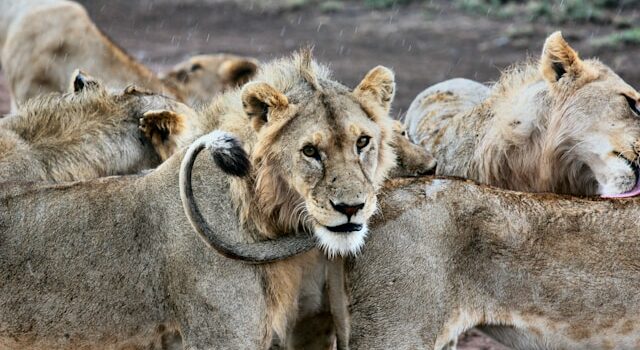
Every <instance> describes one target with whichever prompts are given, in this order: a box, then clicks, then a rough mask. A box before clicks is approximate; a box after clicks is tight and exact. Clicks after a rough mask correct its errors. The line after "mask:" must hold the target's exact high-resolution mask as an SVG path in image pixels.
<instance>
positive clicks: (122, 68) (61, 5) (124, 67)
mask: <svg viewBox="0 0 640 350" xmlns="http://www.w3.org/2000/svg"><path fill="white" fill-rule="evenodd" d="M0 16H2V17H1V18H2V19H4V22H1V23H0V44H1V46H0V47H1V48H2V52H1V55H0V59H1V62H2V69H3V72H4V74H5V76H6V78H7V82H8V85H9V90H10V93H11V101H12V111H15V110H16V108H17V107H18V106H19V105H21V104H22V103H24V102H25V101H26V100H28V99H29V98H32V97H34V96H37V95H39V94H43V93H47V92H62V91H65V88H66V83H67V79H68V77H69V75H70V74H71V73H72V72H73V70H74V69H76V68H80V69H82V70H85V71H88V72H90V73H91V74H93V75H95V76H96V77H97V78H98V79H100V80H101V81H103V82H104V83H105V84H107V85H108V86H109V87H114V88H124V87H126V86H128V85H131V84H135V85H136V86H139V87H141V88H144V89H146V90H150V91H154V92H157V93H162V94H165V95H168V96H170V97H173V98H175V99H178V100H180V101H183V102H188V103H191V102H196V101H202V100H207V101H208V100H209V99H210V98H211V97H212V96H214V95H215V94H217V93H219V92H220V91H222V90H224V89H226V88H228V87H235V86H237V85H238V84H240V83H242V82H245V81H246V79H247V77H250V76H252V75H253V74H254V73H255V70H256V62H255V60H253V59H250V58H244V57H239V56H232V55H203V56H197V57H196V58H194V59H190V60H188V61H186V62H184V63H183V64H181V65H180V66H179V67H183V66H184V68H186V67H187V66H188V71H185V72H184V73H181V71H182V69H181V68H178V69H176V70H174V71H172V72H169V73H168V74H167V75H166V76H164V77H163V78H162V79H161V78H159V77H157V76H156V75H155V74H154V73H153V72H152V71H151V70H150V69H149V68H147V67H146V66H144V65H143V64H141V63H140V62H138V61H137V60H136V59H134V58H133V57H131V56H129V55H128V54H127V53H126V52H125V51H124V50H122V49H121V48H120V47H118V46H117V45H116V44H115V43H113V42H112V41H111V40H110V39H109V38H108V37H107V36H106V35H105V34H104V33H103V32H102V31H100V29H99V28H98V27H97V26H96V25H95V24H94V23H93V21H92V20H91V18H89V15H88V14H87V12H86V10H85V9H84V7H82V5H80V4H77V3H75V2H71V1H66V0H16V1H12V0H2V1H0ZM194 60H195V61H194ZM25 62H29V64H28V65H27V66H25V64H24V63H25ZM197 62H200V63H199V65H196V64H195V63H197ZM198 67H200V68H202V69H200V68H198ZM181 78H182V79H181Z"/></svg>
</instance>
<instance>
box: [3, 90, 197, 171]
mask: <svg viewBox="0 0 640 350" xmlns="http://www.w3.org/2000/svg"><path fill="white" fill-rule="evenodd" d="M154 109H170V110H180V111H181V112H182V111H183V110H184V109H188V108H187V107H186V106H184V105H182V104H180V103H179V102H176V101H174V100H171V99H169V98H166V97H164V96H160V95H153V94H146V93H141V92H138V91H136V90H134V89H127V90H125V91H124V92H122V93H116V92H108V91H106V90H105V89H103V88H102V87H100V86H95V87H92V88H88V89H85V90H84V91H79V92H72V93H65V94H55V93H54V94H51V95H46V96H38V97H36V98H33V99H31V100H29V101H28V102H27V103H25V104H24V105H23V106H22V107H21V108H19V110H18V112H17V113H15V114H11V115H8V116H6V117H5V118H3V119H0V180H1V181H11V180H13V181H55V182H60V181H74V180H86V179H91V178H96V177H104V176H110V175H123V174H132V173H137V172H139V171H141V170H144V169H149V168H153V167H155V166H157V165H158V164H160V161H161V158H160V157H159V155H158V154H157V152H156V150H155V148H154V146H153V145H152V143H151V142H150V141H149V140H148V139H147V138H146V137H144V135H143V133H142V132H141V131H140V130H139V123H140V122H139V119H140V117H141V116H142V115H143V114H144V113H145V112H146V111H148V110H154Z"/></svg>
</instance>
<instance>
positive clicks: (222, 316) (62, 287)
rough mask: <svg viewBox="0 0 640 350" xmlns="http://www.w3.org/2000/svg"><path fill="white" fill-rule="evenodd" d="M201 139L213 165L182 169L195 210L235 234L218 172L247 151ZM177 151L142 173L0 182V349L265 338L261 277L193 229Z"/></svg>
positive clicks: (243, 163) (236, 342)
mask: <svg viewBox="0 0 640 350" xmlns="http://www.w3.org/2000/svg"><path fill="white" fill-rule="evenodd" d="M204 140H205V141H207V140H208V141H209V143H208V144H210V145H213V147H212V148H213V149H212V151H213V155H214V160H216V163H215V164H214V163H213V162H211V161H210V160H209V159H208V158H207V157H199V159H198V162H196V164H195V166H194V169H193V175H194V176H193V188H194V191H195V193H196V194H197V195H196V197H198V198H199V197H200V196H203V198H206V201H204V202H200V201H198V203H199V204H200V206H199V209H200V210H202V213H203V215H206V216H207V217H208V218H214V219H215V220H213V221H209V225H210V226H212V227H214V228H215V229H216V232H219V233H221V234H223V235H226V234H229V235H231V236H233V237H235V238H236V239H241V238H243V237H244V236H245V233H244V232H243V231H242V230H240V229H239V224H238V219H237V217H236V214H235V212H234V209H233V207H232V206H230V205H229V202H230V201H231V200H232V198H231V194H230V191H229V182H228V175H227V174H229V173H232V174H236V175H243V174H246V172H247V171H248V168H246V167H247V164H248V160H247V159H246V155H244V151H243V149H242V147H241V146H240V145H239V143H238V142H237V141H236V140H235V139H234V138H233V137H232V136H230V135H228V134H225V133H220V132H217V133H214V134H212V135H207V137H205V138H204ZM183 157H184V150H182V151H181V153H180V154H176V155H175V156H174V157H172V158H170V159H169V160H167V161H166V162H164V163H163V164H161V165H160V166H159V167H158V168H157V169H155V170H152V171H150V172H147V173H144V174H136V175H128V176H112V177H106V178H100V179H92V180H88V181H80V182H72V183H61V184H51V183H43V182H40V183H23V182H15V183H11V186H0V198H1V200H0V222H1V223H2V230H0V241H2V249H0V281H1V282H0V291H1V292H2V293H1V294H2V295H0V348H2V349H17V348H21V349H22V348H29V349H70V348H73V349H76V348H82V349H109V350H115V349H131V348H135V349H146V348H147V346H148V345H149V344H153V343H157V342H159V341H160V340H159V338H160V337H161V335H162V334H165V333H167V332H171V331H173V330H179V331H180V333H181V334H182V337H183V342H184V346H185V348H187V349H214V348H227V349H258V348H265V347H266V346H265V345H263V343H264V340H263V338H264V337H265V334H264V328H265V326H264V319H265V315H266V308H267V300H266V299H267V297H266V294H267V293H268V290H267V289H265V288H266V285H265V284H264V283H265V281H266V275H265V273H264V271H263V270H262V267H261V266H252V265H248V264H244V263H239V262H236V261H233V260H230V259H227V258H224V257H222V256H220V255H219V254H216V253H215V252H214V251H213V250H212V249H210V248H208V247H207V243H206V242H202V241H201V240H200V238H198V237H197V235H196V234H195V233H194V231H193V229H192V228H191V225H190V223H189V221H188V220H187V218H186V217H185V214H184V209H183V207H182V203H181V199H180V191H179V172H180V165H181V162H182V159H183ZM243 159H244V160H243ZM141 198H144V200H141ZM33 215H37V220H34V218H33ZM248 238H250V237H247V239H248ZM301 239H304V240H305V241H307V242H308V243H309V244H308V246H307V248H312V247H314V246H315V242H314V241H313V240H311V239H310V238H308V237H301ZM274 242H276V241H268V242H265V245H268V244H272V243H274ZM267 248H268V247H267ZM266 250H267V249H263V251H266Z"/></svg>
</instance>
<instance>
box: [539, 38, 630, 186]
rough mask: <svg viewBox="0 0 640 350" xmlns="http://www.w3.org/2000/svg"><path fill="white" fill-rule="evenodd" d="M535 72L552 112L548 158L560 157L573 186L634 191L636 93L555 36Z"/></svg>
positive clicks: (549, 39) (617, 77) (547, 44)
mask: <svg viewBox="0 0 640 350" xmlns="http://www.w3.org/2000/svg"><path fill="white" fill-rule="evenodd" d="M540 71H541V73H542V75H543V77H544V79H545V80H546V82H547V84H548V86H549V98H550V101H549V104H550V105H551V108H552V113H551V119H550V124H549V125H548V133H549V137H548V138H547V140H546V142H547V147H546V148H547V149H548V150H551V151H550V152H549V153H555V155H553V154H551V155H550V157H552V158H553V157H556V158H557V157H558V156H557V155H558V154H561V158H562V159H560V161H561V163H564V164H571V166H569V167H568V170H567V171H568V173H569V176H574V177H576V178H577V179H576V181H574V182H577V183H581V184H582V185H581V186H583V187H589V185H588V184H592V185H591V187H593V190H592V191H593V192H594V193H598V194H601V195H605V196H609V195H616V194H621V193H627V192H629V191H631V190H634V189H635V187H636V184H639V183H640V179H639V176H640V173H639V172H638V166H637V163H638V161H639V156H638V154H639V153H638V152H639V151H640V117H639V115H638V107H639V106H640V103H639V102H638V101H640V93H638V91H636V90H635V89H634V88H632V87H631V86H629V84H627V83H625V82H624V81H623V80H622V79H621V78H620V77H619V76H618V75H616V74H615V73H614V72H613V71H612V70H611V69H609V68H608V67H607V66H605V65H604V64H602V63H601V62H599V61H597V60H584V61H583V60H582V59H580V57H578V54H577V52H576V51H574V50H573V49H572V48H571V47H570V46H569V44H568V43H567V42H566V41H565V40H564V39H563V38H562V35H561V34H560V33H559V32H557V33H554V34H552V35H551V36H549V38H548V39H547V41H546V42H545V46H544V49H543V53H542V58H541V61H540ZM585 168H586V169H587V170H590V171H584V170H585ZM551 171H553V169H551ZM572 173H573V175H572ZM638 190H640V187H639V188H638ZM634 192H635V191H634ZM639 192H640V191H639Z"/></svg>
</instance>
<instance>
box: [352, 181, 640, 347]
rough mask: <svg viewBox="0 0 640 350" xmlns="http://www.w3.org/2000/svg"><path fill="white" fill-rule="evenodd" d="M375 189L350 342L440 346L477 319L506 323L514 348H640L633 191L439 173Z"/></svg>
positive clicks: (357, 273)
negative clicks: (533, 189)
mask: <svg viewBox="0 0 640 350" xmlns="http://www.w3.org/2000/svg"><path fill="white" fill-rule="evenodd" d="M381 193H382V194H381V195H380V196H379V197H380V208H381V215H380V216H375V217H374V219H373V221H372V223H371V226H370V227H371V235H370V237H369V239H368V240H367V244H366V245H365V247H364V249H363V251H362V254H360V255H359V256H358V258H357V259H354V261H352V263H351V264H350V265H349V267H350V268H349V269H348V275H349V278H350V281H351V283H350V292H351V298H352V303H351V313H352V342H351V347H352V348H353V349H391V348H393V349H442V348H446V347H445V346H446V345H447V344H448V343H449V342H450V341H452V340H454V339H456V338H457V336H458V335H459V334H460V333H462V332H463V331H465V330H466V329H469V328H471V327H474V326H476V325H500V326H501V328H502V327H514V328H515V329H516V330H517V331H518V332H519V334H520V335H522V337H520V338H519V339H516V340H517V341H519V342H520V343H519V344H518V343H507V345H510V346H514V347H516V348H518V349H635V348H638V346H639V345H640V333H639V332H638V331H637V329H638V327H640V319H639V317H640V316H639V315H640V296H639V295H638V293H637V290H638V288H640V272H639V270H638V264H637V260H638V256H640V244H638V242H639V241H638V232H639V231H640V225H639V224H638V220H637V218H638V216H640V202H639V201H638V200H635V199H634V200H624V201H622V200H617V201H612V200H598V199H595V200H594V199H590V200H587V199H579V198H573V197H566V196H557V195H546V194H545V195H536V194H527V193H520V192H510V191H506V190H501V189H496V188H491V187H487V186H482V185H476V184H474V183H472V182H471V181H460V180H452V179H438V178H436V179H433V178H421V179H415V180H392V182H390V183H388V185H387V186H385V187H384V188H383V189H382V191H381ZM512 340H513V339H512Z"/></svg>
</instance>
